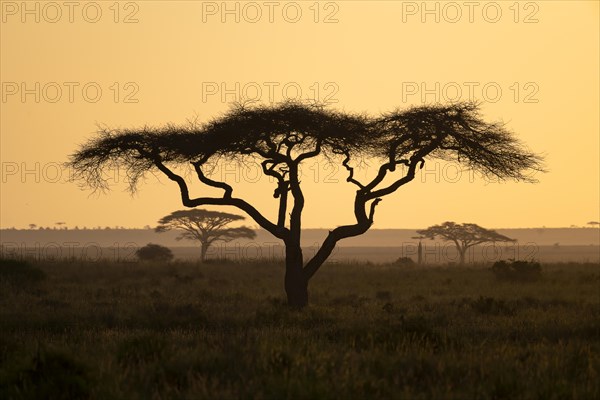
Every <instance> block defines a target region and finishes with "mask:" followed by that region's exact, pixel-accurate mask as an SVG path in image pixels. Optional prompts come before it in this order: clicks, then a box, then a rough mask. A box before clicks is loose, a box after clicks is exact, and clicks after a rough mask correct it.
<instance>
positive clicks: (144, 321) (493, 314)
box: [0, 262, 600, 400]
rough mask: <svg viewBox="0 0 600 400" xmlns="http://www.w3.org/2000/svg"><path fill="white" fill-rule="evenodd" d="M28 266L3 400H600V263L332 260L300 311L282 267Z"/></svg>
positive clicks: (15, 291)
mask: <svg viewBox="0 0 600 400" xmlns="http://www.w3.org/2000/svg"><path fill="white" fill-rule="evenodd" d="M33 267H34V269H32V270H30V271H27V272H26V273H25V274H24V275H25V278H19V276H17V275H14V274H12V275H11V274H9V273H2V275H0V329H1V335H0V398H2V399H12V398H14V399H21V398H27V399H50V398H69V399H71V398H93V399H131V400H133V399H180V398H181V399H203V398H204V399H221V398H223V399H230V398H241V399H288V398H289V399H295V398H302V399H334V398H335V399H366V398H386V399H389V398H402V399H403V398H406V399H430V398H433V399H521V398H522V399H593V398H600V340H599V339H600V304H599V303H600V266H599V265H598V264H568V263H565V264H544V265H543V266H542V268H543V274H542V279H541V280H540V281H538V282H534V283H514V282H499V281H497V280H496V279H495V278H494V276H493V274H492V272H491V270H490V269H489V268H483V267H480V268H476V267H472V268H458V267H454V268H417V267H399V266H394V265H386V264H378V265H371V264H368V263H362V262H361V263H354V264H352V263H336V264H332V265H325V266H324V267H323V268H322V269H321V271H319V273H318V274H317V275H316V276H315V278H314V279H313V281H312V282H311V286H310V303H311V304H310V306H309V307H308V308H307V309H306V310H303V311H292V310H289V309H288V308H287V306H286V305H285V302H284V296H283V288H282V286H283V270H282V267H281V266H280V265H277V264H276V263H268V262H264V263H260V262H256V263H246V264H234V263H229V264H217V263H214V264H208V265H197V264H194V263H191V262H190V263H176V264H172V265H152V264H142V263H123V264H117V263H103V262H95V263H87V264H84V263H75V262H73V263H68V262H61V263H50V262H46V263H33ZM35 268H39V269H40V270H42V271H43V272H44V273H45V275H46V278H45V279H41V280H39V281H38V280H37V279H38V278H41V277H40V276H38V275H39V272H36V269H35ZM0 272H1V271H0ZM29 278H30V279H29Z"/></svg>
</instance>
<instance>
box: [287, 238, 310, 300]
mask: <svg viewBox="0 0 600 400" xmlns="http://www.w3.org/2000/svg"><path fill="white" fill-rule="evenodd" d="M285 293H286V294H287V301H288V305H289V306H290V307H293V308H304V307H306V306H307V305H308V278H307V277H306V274H305V272H304V270H303V268H302V249H301V248H300V246H299V245H292V246H290V245H286V248H285Z"/></svg>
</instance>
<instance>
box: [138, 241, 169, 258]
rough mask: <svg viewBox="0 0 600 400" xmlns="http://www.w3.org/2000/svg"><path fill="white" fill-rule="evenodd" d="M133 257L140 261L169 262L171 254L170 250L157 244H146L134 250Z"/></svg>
mask: <svg viewBox="0 0 600 400" xmlns="http://www.w3.org/2000/svg"><path fill="white" fill-rule="evenodd" d="M135 255H136V256H137V257H138V258H139V259H140V260H142V261H163V262H166V261H171V260H172V259H173V252H172V251H171V249H169V248H168V247H165V246H161V245H159V244H154V243H148V244H147V245H145V246H144V247H140V248H139V249H137V250H136V252H135Z"/></svg>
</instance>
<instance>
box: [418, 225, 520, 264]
mask: <svg viewBox="0 0 600 400" xmlns="http://www.w3.org/2000/svg"><path fill="white" fill-rule="evenodd" d="M417 233H418V234H419V235H421V236H423V237H424V238H429V239H432V240H433V239H435V238H436V237H439V238H441V239H442V240H445V241H448V242H454V244H455V245H456V249H457V250H458V254H459V256H460V263H461V264H464V263H465V254H466V253H467V250H468V249H469V247H473V246H476V245H478V244H482V243H493V242H514V241H515V239H511V238H509V237H506V236H504V235H501V234H499V233H497V232H496V231H493V230H490V229H485V228H482V227H481V226H479V225H476V224H457V223H455V222H444V223H443V224H441V225H433V226H430V227H429V228H427V229H421V230H418V231H417Z"/></svg>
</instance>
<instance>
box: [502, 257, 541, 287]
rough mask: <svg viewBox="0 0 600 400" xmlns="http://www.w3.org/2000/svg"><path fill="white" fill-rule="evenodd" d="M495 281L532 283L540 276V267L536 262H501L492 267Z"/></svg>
mask: <svg viewBox="0 0 600 400" xmlns="http://www.w3.org/2000/svg"><path fill="white" fill-rule="evenodd" d="M492 272H493V273H494V276H495V277H496V279H498V280H500V281H511V282H534V281H537V280H539V279H540V278H541V276H542V266H541V265H540V263H539V262H536V261H519V260H508V262H507V261H505V260H501V261H496V262H495V263H494V265H493V266H492Z"/></svg>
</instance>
